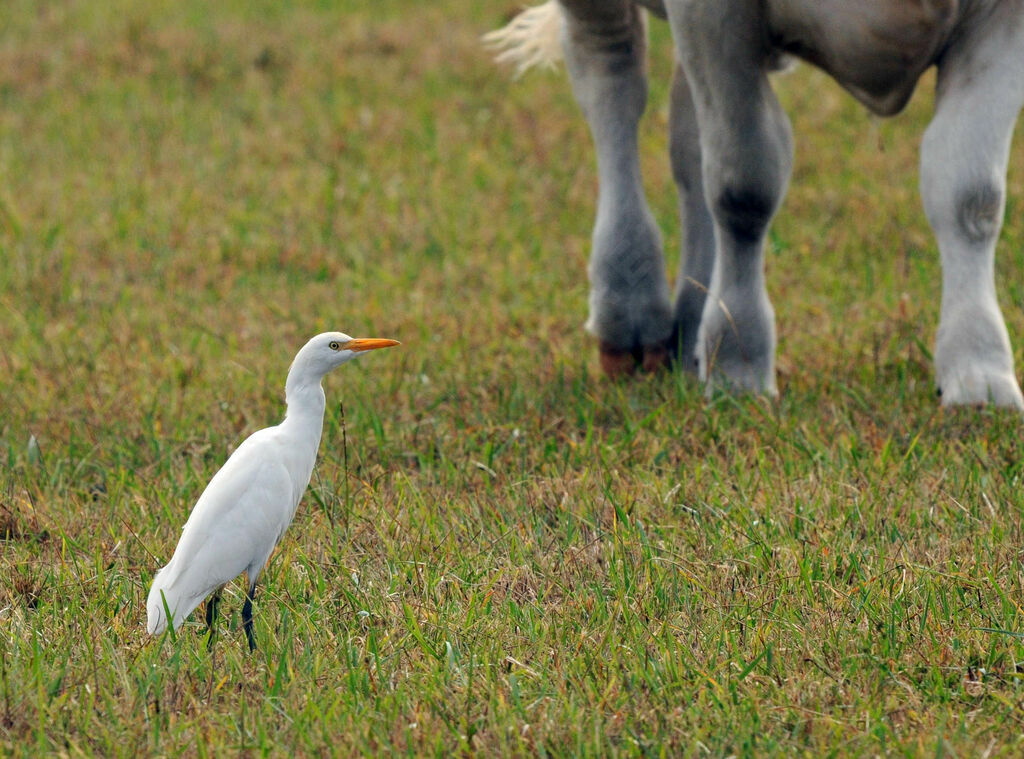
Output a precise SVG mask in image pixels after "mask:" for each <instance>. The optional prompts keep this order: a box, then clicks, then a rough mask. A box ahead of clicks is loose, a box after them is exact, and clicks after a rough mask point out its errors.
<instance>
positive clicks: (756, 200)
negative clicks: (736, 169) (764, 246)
mask: <svg viewBox="0 0 1024 759" xmlns="http://www.w3.org/2000/svg"><path fill="white" fill-rule="evenodd" d="M715 210H716V211H717V213H716V215H717V216H718V218H719V220H720V221H721V222H722V223H723V224H724V225H725V226H726V228H727V229H728V230H729V231H730V232H732V234H733V236H734V237H735V238H736V240H737V241H738V242H741V243H755V242H757V241H758V240H760V239H761V237H762V236H763V235H764V232H765V230H766V229H767V228H768V222H769V221H771V218H772V214H773V213H774V211H775V204H774V203H773V202H772V200H771V198H770V197H768V195H767V194H765V193H764V192H760V191H758V190H754V189H748V188H733V187H726V188H725V189H724V190H722V193H721V194H720V195H719V196H718V200H717V202H716V203H715Z"/></svg>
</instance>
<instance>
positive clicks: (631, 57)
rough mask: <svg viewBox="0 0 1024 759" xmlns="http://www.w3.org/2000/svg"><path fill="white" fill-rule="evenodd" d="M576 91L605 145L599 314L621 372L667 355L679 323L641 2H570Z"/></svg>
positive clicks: (599, 144) (596, 267)
mask: <svg viewBox="0 0 1024 759" xmlns="http://www.w3.org/2000/svg"><path fill="white" fill-rule="evenodd" d="M562 6H563V8H564V10H565V14H564V18H565V26H564V30H563V31H564V36H563V43H564V47H565V57H566V64H567V66H568V69H569V75H570V78H571V80H572V86H573V92H574V93H575V95H576V99H577V100H578V101H579V103H580V105H581V107H582V108H583V113H584V115H585V116H586V119H587V122H588V124H589V126H590V131H591V134H592V135H593V138H594V144H595V146H596V149H597V163H598V174H599V182H600V187H599V197H598V207H597V220H596V222H595V224H594V237H593V247H592V250H591V255H590V265H589V275H590V288H591V289H590V318H589V319H588V320H587V329H588V330H589V331H590V332H591V333H592V334H594V335H595V336H596V337H597V338H598V340H599V342H600V350H601V363H602V367H603V368H604V369H605V371H606V372H608V373H609V374H612V375H616V374H622V373H627V372H630V371H632V370H633V369H635V368H636V366H637V365H641V366H643V367H644V368H647V369H652V368H654V367H656V366H658V365H660V364H662V363H663V362H664V361H665V358H666V346H667V342H668V339H669V336H670V333H671V330H672V317H671V309H670V305H669V290H668V281H667V279H666V277H665V261H664V256H663V254H662V247H661V236H660V233H659V231H658V227H657V225H656V224H655V222H654V218H653V216H652V215H651V212H650V210H649V208H648V206H647V201H646V199H645V197H644V192H643V185H642V182H641V177H640V164H639V154H638V147H637V124H638V122H639V120H640V117H641V115H642V114H643V111H644V106H645V104H646V98H647V83H646V76H645V71H644V53H645V46H646V40H645V33H646V30H645V28H644V20H643V16H642V12H641V11H640V10H639V9H638V8H637V7H636V6H635V5H633V4H632V3H631V2H619V3H615V2H607V1H601V0H595V1H590V0H584V1H579V0H563V1H562Z"/></svg>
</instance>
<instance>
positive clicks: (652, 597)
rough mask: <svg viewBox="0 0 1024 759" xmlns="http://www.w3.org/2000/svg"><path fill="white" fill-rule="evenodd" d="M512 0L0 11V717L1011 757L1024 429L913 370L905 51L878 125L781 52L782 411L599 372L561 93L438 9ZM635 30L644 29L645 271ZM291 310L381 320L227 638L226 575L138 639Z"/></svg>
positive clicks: (931, 315) (520, 741)
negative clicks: (787, 164)
mask: <svg viewBox="0 0 1024 759" xmlns="http://www.w3.org/2000/svg"><path fill="white" fill-rule="evenodd" d="M517 7H518V4H517V3H498V4H493V3H492V4H485V3H475V2H470V0H450V1H448V2H444V3H436V4H435V3H416V2H412V0H383V1H382V2H377V3H369V2H353V1H350V2H333V3H332V2H326V0H321V1H320V2H314V1H310V2H300V3H275V2H269V0H260V1H258V2H253V1H252V0H247V1H246V2H243V1H242V0H226V2H222V3H209V2H199V1H198V0H178V1H177V2H169V1H168V0H150V1H149V2H143V1H142V0H112V1H111V2H105V3H96V2H83V1H81V0H79V1H72V0H53V1H52V2H37V1H36V0H11V1H10V2H7V3H5V4H4V8H3V11H2V14H3V21H2V23H0V457H2V459H0V539H2V540H0V753H2V754H4V755H12V756H39V755H41V754H59V755H66V756H79V755H98V756H145V755H150V754H166V755H179V754H185V755H190V756H191V755H195V756H212V755H225V754H228V753H230V754H241V755H285V754H290V755H294V756H313V755H334V754H336V755H339V756H352V755H366V754H404V755H438V756H441V755H451V754H453V753H455V754H475V753H479V754H481V755H510V754H522V755H532V754H542V755H555V756H568V755H573V756H611V755H654V756H694V757H701V756H709V757H717V756H725V755H736V756H767V755H780V756H781V755H787V756H789V755H794V754H797V755H805V756H809V757H818V756H823V755H834V756H849V755H907V756H993V757H994V756H1004V757H1011V756H1019V755H1020V754H1021V752H1022V751H1024V727H1022V725H1024V683H1022V680H1021V678H1022V676H1024V675H1022V671H1024V664H1018V662H1022V661H1024V610H1022V608H1021V605H1020V602H1021V600H1022V599H1024V588H1022V584H1024V575H1022V571H1024V564H1022V555H1021V549H1022V546H1024V535H1022V531H1024V530H1022V505H1024V495H1022V482H1021V480H1022V476H1024V466H1022V461H1021V453H1022V452H1021V447H1022V444H1021V420H1020V418H1019V417H1018V416H1016V415H1013V414H1008V413H1000V412H994V411H979V410H961V411H955V412H949V411H942V410H940V408H939V407H938V403H937V399H936V397H935V391H934V386H933V380H932V371H931V367H930V355H929V349H930V345H931V343H932V340H933V338H934V331H935V326H936V324H937V319H938V301H939V291H938V285H939V268H938V255H937V252H936V250H935V246H934V243H933V241H932V238H931V236H930V233H929V231H928V228H927V225H926V223H925V220H924V217H923V213H922V211H921V205H920V201H919V199H918V196H917V189H916V188H917V179H916V167H917V146H918V144H919V140H920V134H921V130H922V129H923V126H924V125H925V124H926V122H927V119H928V115H929V113H930V110H931V101H932V94H931V87H930V86H923V87H922V88H921V91H920V92H919V93H918V95H917V97H916V98H915V100H914V101H913V103H912V104H911V106H910V108H909V110H908V112H907V113H906V114H904V115H903V116H902V117H900V118H899V119H897V120H893V121H886V122H881V121H877V120H873V119H871V118H869V117H868V116H867V115H865V114H864V112H863V111H862V110H861V109H860V108H859V107H858V106H857V105H856V104H855V103H853V102H852V100H851V99H850V98H849V97H847V96H845V95H844V94H842V93H841V92H840V91H839V90H838V89H837V88H836V87H835V86H834V85H833V84H831V83H830V82H829V81H828V80H827V79H826V78H825V77H824V76H823V75H821V74H819V73H817V72H815V71H813V70H811V69H810V68H807V67H803V68H801V69H799V70H797V71H796V72H795V73H793V74H791V75H789V76H786V77H784V78H783V79H781V80H780V81H779V82H778V87H779V90H780V94H781V97H782V98H783V100H784V103H785V105H786V107H787V109H788V110H789V112H790V113H791V114H792V117H793V121H794V128H795V132H796V137H797V156H796V159H797V166H796V170H795V172H794V177H793V184H792V189H791V192H790V194H789V197H788V199H787V201H786V204H785V206H784V208H783V210H782V212H781V213H780V216H779V218H778V220H777V223H776V224H775V226H774V230H773V233H772V247H773V250H772V252H771V254H770V255H769V262H768V267H769V272H768V277H769V289H770V292H771V293H772V297H773V299H774V304H775V308H776V311H777V314H778V322H779V324H778V326H779V334H780V346H779V361H778V363H779V372H780V377H779V380H780V390H781V396H780V398H779V400H778V401H777V402H773V403H769V402H765V401H763V400H758V399H756V398H738V399H737V398H729V397H722V398H717V399H714V400H712V401H710V402H709V401H705V400H704V398H703V396H702V393H701V390H700V388H699V387H697V385H696V384H695V383H694V382H693V381H692V380H691V379H690V378H688V377H685V376H672V375H667V376H659V377H655V378H644V379H641V380H638V381H635V382H629V383H623V384H615V383H609V382H606V381H603V380H602V379H601V378H600V377H599V376H597V373H596V349H595V346H594V345H593V344H592V342H591V341H590V339H589V338H587V337H586V336H585V335H584V333H583V331H582V327H581V325H582V322H583V320H584V317H585V308H586V256H587V251H588V247H589V235H590V224H591V219H592V212H593V206H594V199H595V194H596V184H595V182H596V180H595V171H594V159H593V155H592V151H591V146H590V142H589V138H588V135H587V132H586V127H585V124H584V122H583V120H582V118H581V117H580V115H579V113H578V109H577V107H576V105H575V103H574V102H573V101H572V98H571V96H570V94H569V87H568V82H567V81H566V79H565V77H564V74H562V73H558V74H545V73H539V74H535V75H531V76H529V77H527V78H525V79H524V80H522V81H520V82H511V81H510V77H509V72H507V71H504V70H500V69H497V68H496V67H495V66H493V65H492V64H491V62H490V61H489V59H488V55H487V54H486V53H485V52H484V51H482V50H481V48H480V46H479V44H478V37H479V35H480V34H481V33H483V32H485V31H487V30H488V29H490V28H493V27H495V26H497V25H500V24H501V23H503V22H504V21H505V20H507V18H508V17H509V16H510V14H511V13H513V12H514V11H515V10H516V8H517ZM670 60H671V59H670V52H669V46H668V36H667V32H666V30H665V28H664V26H663V25H661V24H655V25H653V26H652V61H651V73H652V86H651V98H650V106H649V110H648V115H647V117H646V119H645V121H644V129H643V136H642V139H643V142H644V157H645V158H644V160H645V167H644V171H645V179H646V182H647V185H648V188H649V191H650V196H651V201H652V204H653V207H654V211H655V214H656V217H657V218H658V220H659V222H660V224H661V226H662V229H663V231H664V233H665V237H666V243H667V245H668V246H669V251H670V258H672V259H673V261H674V259H675V257H676V253H675V251H676V249H677V247H678V244H679V243H678V241H679V233H678V228H677V224H676V222H675V197H674V191H673V187H672V181H671V176H670V173H669V170H668V166H667V162H666V160H665V150H666V135H665V131H666V130H665V127H666V120H667V117H666V93H667V86H668V73H669V69H670ZM1020 132H1021V130H1018V135H1017V141H1016V143H1015V145H1014V149H1013V155H1012V165H1011V174H1010V179H1009V181H1010V198H1009V201H1008V207H1007V224H1006V227H1005V230H1004V234H1003V238H1002V241H1001V244H1000V251H999V265H998V271H999V273H1000V274H1001V275H1002V277H1003V279H1002V282H1001V285H1000V295H1001V298H1002V303H1003V305H1004V308H1005V311H1006V315H1007V319H1008V322H1009V327H1010V332H1011V335H1012V336H1013V338H1014V342H1015V346H1016V349H1017V364H1018V368H1019V367H1020V366H1022V365H1024V354H1022V347H1024V274H1022V272H1024V134H1021V133H1020ZM673 265H674V264H673ZM324 329H341V330H344V331H346V332H349V333H350V334H355V335H366V336H371V335H372V336H380V337H394V338H397V339H399V340H401V341H402V342H403V345H402V347H401V348H399V349H395V350H391V351H386V352H382V353H380V354H376V355H371V356H368V357H367V358H365V359H363V360H362V361H360V362H358V363H357V364H355V365H353V366H348V367H345V368H343V369H341V370H339V371H338V372H337V373H336V374H334V375H331V376H330V377H329V378H328V380H327V382H326V383H325V388H326V391H327V395H328V415H327V420H326V424H325V429H324V442H323V444H322V447H321V458H320V462H319V465H318V468H317V471H316V472H315V473H314V477H313V482H312V485H311V487H310V490H309V492H308V493H307V495H306V497H305V499H304V501H303V504H302V505H301V506H300V509H299V513H298V515H297V518H296V522H295V524H294V525H293V527H292V529H291V530H290V531H289V533H288V534H287V536H286V537H285V539H284V541H283V542H282V544H281V546H280V547H279V548H278V551H277V552H276V554H275V555H274V556H273V558H272V560H271V562H270V564H269V566H268V569H267V570H266V572H265V574H264V581H263V584H262V588H261V591H260V596H259V599H258V603H257V608H256V634H257V636H258V638H259V640H260V642H261V648H260V650H259V651H258V652H257V653H256V654H255V655H252V656H250V655H249V654H248V650H247V646H246V643H245V637H244V635H243V634H242V631H241V628H240V619H239V617H240V607H241V601H242V595H243V590H242V584H241V583H238V584H236V585H233V586H230V587H229V589H228V593H227V595H226V598H225V602H224V603H223V604H222V611H223V613H224V614H225V617H224V619H223V624H222V628H223V634H222V636H221V637H220V639H219V641H218V645H217V646H215V648H214V650H213V652H212V653H208V652H207V650H206V648H205V637H204V635H203V627H202V625H201V624H200V622H199V619H198V617H199V616H200V615H196V619H195V620H194V621H192V622H190V623H189V624H187V625H186V626H185V627H184V628H182V630H181V631H180V632H179V634H178V635H177V636H176V637H170V636H167V637H163V638H159V639H154V640H151V639H149V638H148V637H147V636H146V634H145V609H144V600H145V594H146V591H147V589H148V586H149V582H150V580H151V578H152V575H153V572H154V571H155V570H156V569H157V568H158V567H159V566H161V565H162V564H163V563H164V562H165V561H166V560H167V558H168V557H169V555H170V552H171V550H172V549H173V547H174V544H175V542H176V539H177V535H178V532H179V529H180V526H181V524H182V523H183V522H184V520H185V517H186V515H187V514H188V511H189V509H190V508H191V506H192V504H193V503H194V501H195V499H196V498H197V497H198V495H199V493H200V492H201V490H202V488H203V486H204V485H205V483H206V482H207V481H208V479H209V477H210V476H211V475H212V474H213V472H214V471H216V469H217V468H218V467H219V466H220V464H221V463H222V462H223V461H224V459H225V457H226V456H227V454H228V453H229V452H230V451H231V450H232V449H233V447H234V446H235V445H237V444H238V443H239V442H240V441H241V440H242V439H243V438H244V436H245V435H247V434H248V433H250V432H252V431H253V430H255V429H257V428H259V427H262V426H265V425H267V424H271V423H275V422H276V421H278V420H279V419H280V417H281V415H282V412H283V404H282V398H283V383H284V377H285V373H286V371H287V368H288V363H289V361H290V360H291V358H292V356H293V355H294V352H295V351H296V350H297V349H298V347H299V346H300V345H301V344H302V343H303V342H304V341H305V340H306V338H308V337H309V336H311V335H312V334H315V333H316V332H319V331H322V330H324ZM342 402H343V405H342Z"/></svg>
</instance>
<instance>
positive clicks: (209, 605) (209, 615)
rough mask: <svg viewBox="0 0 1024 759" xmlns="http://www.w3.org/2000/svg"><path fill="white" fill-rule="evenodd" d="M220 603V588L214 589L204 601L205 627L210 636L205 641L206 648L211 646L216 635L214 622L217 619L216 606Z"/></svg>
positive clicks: (208, 648)
mask: <svg viewBox="0 0 1024 759" xmlns="http://www.w3.org/2000/svg"><path fill="white" fill-rule="evenodd" d="M219 605H220V590H215V591H214V592H213V595H212V596H210V598H209V600H208V601H207V602H206V627H207V629H209V631H210V637H209V638H208V639H207V641H206V650H207V651H209V650H210V649H211V648H213V639H214V636H215V635H216V632H217V631H216V629H215V628H214V623H216V621H217V607H218V606H219Z"/></svg>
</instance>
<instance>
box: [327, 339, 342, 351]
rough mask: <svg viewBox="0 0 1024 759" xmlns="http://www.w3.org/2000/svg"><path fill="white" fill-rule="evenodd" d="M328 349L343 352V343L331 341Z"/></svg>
mask: <svg viewBox="0 0 1024 759" xmlns="http://www.w3.org/2000/svg"><path fill="white" fill-rule="evenodd" d="M327 347H328V348H330V349H331V350H332V351H336V350H341V343H339V342H338V341H337V340H331V342H329V343H328V344H327Z"/></svg>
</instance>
